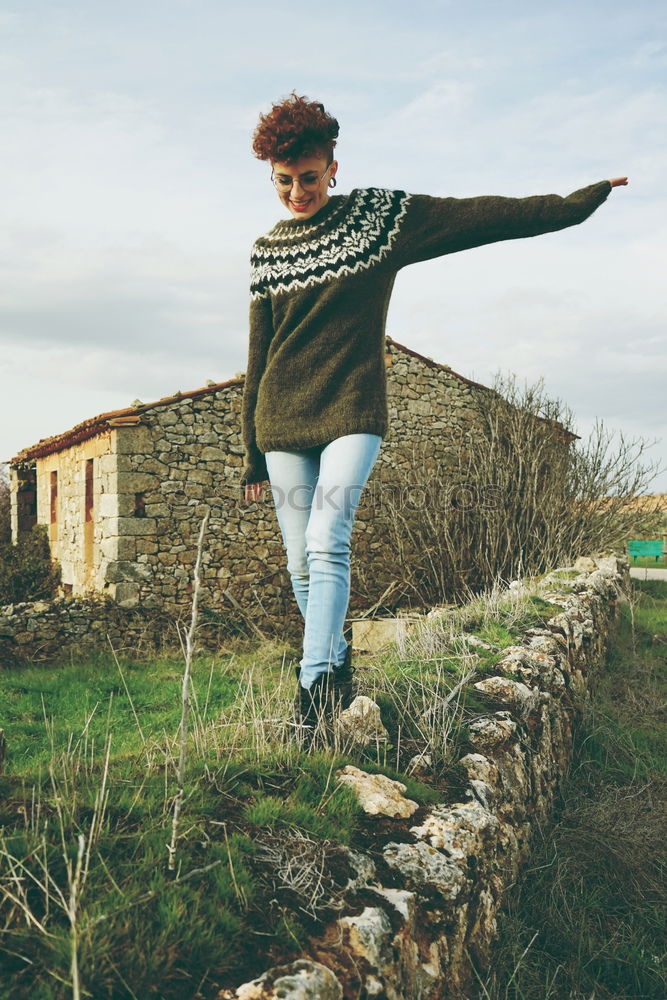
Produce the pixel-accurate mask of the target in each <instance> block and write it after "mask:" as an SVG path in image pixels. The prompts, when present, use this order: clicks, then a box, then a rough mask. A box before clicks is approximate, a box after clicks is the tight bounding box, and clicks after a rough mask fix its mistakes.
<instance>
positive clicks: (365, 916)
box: [338, 906, 393, 969]
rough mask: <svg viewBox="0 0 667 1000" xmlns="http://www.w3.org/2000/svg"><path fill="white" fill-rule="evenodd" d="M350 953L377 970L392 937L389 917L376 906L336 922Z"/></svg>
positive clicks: (367, 907) (368, 907)
mask: <svg viewBox="0 0 667 1000" xmlns="http://www.w3.org/2000/svg"><path fill="white" fill-rule="evenodd" d="M338 923H339V925H340V927H341V930H342V931H343V933H344V935H345V937H346V939H347V943H348V947H349V949H350V951H351V952H352V953H353V954H354V955H356V956H357V957H358V958H365V959H366V961H367V962H368V964H369V965H370V966H372V967H374V968H376V969H377V968H379V967H380V966H381V965H382V964H383V958H384V953H385V952H386V951H387V950H388V948H389V945H390V943H391V939H392V937H393V934H392V930H391V923H390V922H389V917H388V916H387V914H386V913H385V912H384V910H381V909H380V908H379V907H377V906H366V907H364V909H363V911H362V912H361V913H360V914H359V915H358V916H356V917H341V919H340V920H339V921H338Z"/></svg>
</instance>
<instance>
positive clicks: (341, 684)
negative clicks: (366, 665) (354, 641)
mask: <svg viewBox="0 0 667 1000" xmlns="http://www.w3.org/2000/svg"><path fill="white" fill-rule="evenodd" d="M333 689H334V702H335V704H337V705H338V706H339V707H340V708H341V709H346V708H348V707H349V706H350V703H351V702H352V700H353V698H354V667H353V666H352V646H351V645H350V644H349V643H348V646H347V650H346V651H345V659H344V660H343V662H342V663H341V664H339V665H338V666H337V667H334V670H333Z"/></svg>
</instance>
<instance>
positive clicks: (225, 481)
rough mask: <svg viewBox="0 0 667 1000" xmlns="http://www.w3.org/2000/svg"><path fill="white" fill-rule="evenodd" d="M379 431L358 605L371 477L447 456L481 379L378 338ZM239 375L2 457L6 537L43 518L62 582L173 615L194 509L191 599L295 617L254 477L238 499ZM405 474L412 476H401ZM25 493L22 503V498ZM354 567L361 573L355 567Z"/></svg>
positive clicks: (187, 580) (476, 404) (367, 590)
mask: <svg viewBox="0 0 667 1000" xmlns="http://www.w3.org/2000/svg"><path fill="white" fill-rule="evenodd" d="M386 363H387V376H388V397H389V411H390V431H389V433H388V435H387V437H386V439H385V441H384V442H383V447H382V451H381V453H380V457H379V459H378V461H377V463H376V465H375V468H374V469H373V472H372V474H371V477H370V479H369V482H368V485H367V487H366V491H365V493H364V495H362V501H361V504H360V506H359V509H358V512H357V519H356V522H355V527H354V533H353V539H352V551H353V567H352V596H351V600H350V609H351V611H352V612H353V611H354V610H356V609H357V608H368V607H369V606H370V605H372V604H373V602H374V601H376V600H378V599H379V597H380V596H381V594H382V592H383V589H384V588H385V587H386V581H385V580H383V579H382V576H381V574H380V573H379V572H378V573H376V572H375V569H376V563H377V564H378V566H379V564H380V563H381V562H383V561H384V564H386V561H387V553H386V551H384V549H383V547H386V539H385V538H384V535H383V531H382V529H381V526H378V518H377V517H376V513H377V509H378V508H377V504H378V503H380V504H382V502H383V500H382V488H383V487H384V486H385V485H387V484H389V483H392V484H396V482H399V483H400V481H401V478H402V477H403V478H406V477H407V473H408V472H409V471H410V470H412V471H413V474H414V471H415V470H419V468H421V465H422V462H423V461H424V456H425V455H428V458H429V460H430V461H438V462H440V463H441V464H442V466H443V467H447V466H448V465H450V463H451V461H452V435H453V433H454V431H455V430H461V429H463V430H464V431H465V432H469V433H472V432H473V431H474V429H475V427H476V426H477V425H478V423H479V418H480V414H481V412H482V410H483V408H484V405H485V403H486V402H487V401H488V399H489V398H490V395H492V390H490V389H488V388H487V387H485V386H483V385H480V384H479V383H476V382H472V381H470V380H469V379H466V378H464V377H463V376H461V375H458V374H457V373H455V372H453V371H452V370H451V369H450V368H449V367H448V366H447V365H442V364H438V363H436V362H434V361H433V360H432V359H431V358H425V357H423V356H422V355H420V354H417V353H416V352H414V351H411V350H410V349H408V348H406V347H403V346H402V345H400V344H397V343H396V342H395V341H393V340H391V338H387V351H386ZM242 393H243V376H242V375H241V376H238V377H235V378H234V379H231V380H229V381H228V382H223V383H217V384H211V385H209V386H206V387H204V388H202V389H197V390H194V391H191V392H186V393H177V394H175V395H173V396H169V397H165V398H164V399H161V400H158V401H157V402H155V403H149V404H144V403H141V402H140V401H136V403H135V404H134V405H133V406H132V407H130V408H128V409H126V410H119V411H114V412H113V413H107V414H102V415H101V416H99V417H95V418H92V419H91V420H88V421H84V422H83V423H82V424H80V425H78V426H77V427H75V428H73V429H72V430H71V431H68V432H66V433H65V434H60V435H56V436H55V437H52V438H48V439H46V440H43V441H40V442H38V444H36V445H33V446H32V447H30V448H26V449H24V451H22V452H21V453H20V454H19V455H17V456H16V457H15V458H14V459H13V460H12V462H11V477H12V498H13V530H14V538H15V539H16V538H17V537H18V536H19V535H20V533H21V531H22V530H27V528H29V527H30V525H31V524H32V523H34V521H35V520H36V521H37V522H39V523H44V524H47V525H48V527H49V532H50V538H51V551H52V555H53V557H54V558H55V559H57V560H58V562H59V563H60V565H61V568H62V586H63V593H64V594H67V595H71V596H73V597H83V596H85V595H98V596H100V597H109V598H111V599H112V600H113V601H115V602H116V603H117V604H118V605H119V606H120V607H122V608H126V609H132V608H139V607H141V608H144V609H147V610H156V609H160V610H162V611H164V612H165V613H166V614H173V615H177V614H179V613H180V612H182V611H183V609H184V608H185V607H187V606H189V603H190V596H191V591H192V575H193V568H194V563H195V556H196V542H197V536H198V532H199V526H200V523H201V519H202V517H203V514H204V512H205V511H208V512H209V514H210V520H209V529H208V535H207V538H206V545H205V552H204V566H203V580H202V585H203V586H202V595H201V605H202V606H203V607H204V608H206V609H207V610H209V611H210V612H212V613H216V614H219V615H221V616H223V617H225V616H230V615H231V616H237V617H238V618H241V619H243V620H244V621H245V623H246V624H249V625H250V627H251V629H252V628H253V627H255V626H257V627H259V626H261V628H262V629H263V630H269V631H271V630H272V629H273V628H274V627H275V626H276V623H280V628H281V629H285V628H287V630H288V633H289V631H290V629H291V630H294V631H295V632H296V630H297V629H298V628H299V627H300V625H301V624H302V623H301V620H300V615H299V612H298V608H297V605H296V601H295V600H294V597H293V594H292V589H291V585H290V580H289V576H288V574H287V570H286V557H285V553H284V549H283V544H282V538H281V536H280V531H279V528H278V523H277V519H276V516H275V509H274V504H273V502H272V499H271V496H270V490H269V488H267V489H266V490H265V492H264V494H263V496H262V498H261V500H260V501H259V502H257V503H254V502H247V501H246V500H245V499H244V490H243V488H242V487H241V486H240V485H239V479H240V473H241V468H242V464H243V445H242V442H241V419H240V411H241V401H242ZM413 479H414V475H413ZM32 500H35V501H36V502H34V503H33V508H32V514H31V512H30V511H31V508H30V504H31V502H32ZM355 562H357V564H358V565H359V566H362V565H363V579H362V580H360V579H359V577H358V575H356V571H355Z"/></svg>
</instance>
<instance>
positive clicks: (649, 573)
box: [630, 566, 667, 580]
mask: <svg viewBox="0 0 667 1000" xmlns="http://www.w3.org/2000/svg"><path fill="white" fill-rule="evenodd" d="M630 576H634V577H635V579H636V580H667V569H661V568H660V567H659V566H656V568H655V569H653V568H651V567H649V566H631V567H630Z"/></svg>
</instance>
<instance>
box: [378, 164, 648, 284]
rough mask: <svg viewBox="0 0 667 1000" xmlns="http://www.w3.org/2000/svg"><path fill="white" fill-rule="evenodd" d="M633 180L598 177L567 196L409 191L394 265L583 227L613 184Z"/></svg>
mask: <svg viewBox="0 0 667 1000" xmlns="http://www.w3.org/2000/svg"><path fill="white" fill-rule="evenodd" d="M627 182H628V179H627V177H616V178H614V180H606V181H598V183H596V184H590V185H589V186H588V187H584V188H580V189H579V190H578V191H573V192H572V194H569V195H568V196H567V197H565V198H563V197H561V196H560V195H556V194H546V195H533V196H531V197H528V198H505V197H502V196H500V195H484V196H481V197H477V198H435V197H431V196H430V195H420V194H417V195H409V196H408V199H407V203H406V207H405V214H404V216H403V218H402V219H401V222H400V228H399V231H398V233H397V234H396V237H395V242H394V245H393V247H392V255H393V260H394V263H395V264H397V265H398V267H399V268H400V267H404V266H405V265H406V264H413V263H416V262H417V261H420V260H429V259H431V258H433V257H440V256H442V255H444V254H448V253H455V252H456V251H458V250H468V249H470V248H471V247H476V246H483V245H484V244H486V243H497V242H499V241H500V240H516V239H522V238H525V237H527V236H539V235H541V234H542V233H550V232H555V231H556V230H559V229H566V228H567V227H568V226H576V225H579V223H581V222H583V221H584V220H585V219H587V218H588V217H589V216H590V215H592V214H593V212H594V211H595V210H596V208H599V206H600V205H601V204H602V203H603V202H604V201H605V200H606V198H607V197H608V195H609V194H610V192H611V190H612V188H614V187H618V186H620V185H622V184H627Z"/></svg>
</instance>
